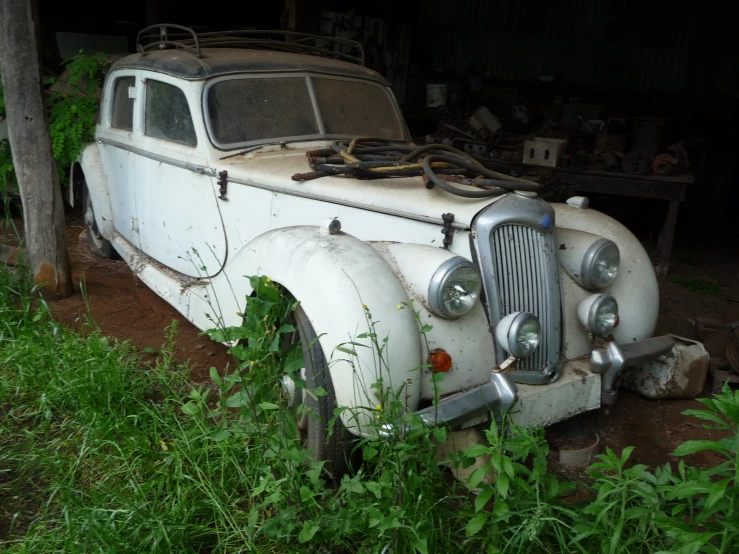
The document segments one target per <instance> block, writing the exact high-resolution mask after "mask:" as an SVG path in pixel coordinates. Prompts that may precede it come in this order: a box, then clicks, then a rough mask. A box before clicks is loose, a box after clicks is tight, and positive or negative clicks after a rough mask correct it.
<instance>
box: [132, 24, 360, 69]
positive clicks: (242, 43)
mask: <svg viewBox="0 0 739 554" xmlns="http://www.w3.org/2000/svg"><path fill="white" fill-rule="evenodd" d="M168 29H175V30H178V31H182V32H174V33H170V32H168ZM152 30H158V31H159V33H158V34H155V33H149V34H146V33H147V32H148V31H152ZM142 39H146V40H147V42H146V44H144V43H143V42H142ZM344 46H348V47H349V48H351V49H352V50H355V51H356V52H357V53H358V55H354V53H352V54H346V53H344V52H343V51H340V50H336V49H335V48H337V47H338V48H340V49H341V48H342V47H344ZM168 47H171V48H177V49H182V50H187V51H188V52H192V53H193V54H195V55H196V56H197V57H201V56H202V54H201V48H214V47H215V48H223V47H230V48H249V49H259V50H277V51H280V52H294V53H298V54H312V55H314V56H322V57H329V58H334V59H337V60H344V61H348V62H352V63H358V64H361V65H364V49H363V48H362V45H361V44H360V43H359V42H357V41H355V40H350V39H346V38H338V37H326V36H321V35H311V34H308V33H296V32H294V31H266V30H241V31H222V32H208V33H196V32H195V31H193V30H192V29H191V28H190V27H183V26H182V25H174V24H172V23H160V24H157V25H152V26H150V27H146V28H145V29H141V30H140V31H139V34H138V35H137V37H136V51H137V52H139V53H141V54H146V53H147V52H151V51H153V50H161V49H165V48H168Z"/></svg>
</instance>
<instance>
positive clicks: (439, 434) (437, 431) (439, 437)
mask: <svg viewBox="0 0 739 554" xmlns="http://www.w3.org/2000/svg"><path fill="white" fill-rule="evenodd" d="M433 433H434V438H435V439H436V441H437V442H444V441H445V440H446V427H434V431H433Z"/></svg>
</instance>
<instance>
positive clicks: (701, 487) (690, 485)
mask: <svg viewBox="0 0 739 554" xmlns="http://www.w3.org/2000/svg"><path fill="white" fill-rule="evenodd" d="M709 492H710V488H709V487H708V485H706V484H704V483H698V482H697V481H685V482H684V483H678V484H676V485H675V486H673V487H671V488H670V489H668V491H667V497H668V498H670V499H675V498H678V499H682V498H689V497H691V496H697V495H700V494H708V493H709Z"/></svg>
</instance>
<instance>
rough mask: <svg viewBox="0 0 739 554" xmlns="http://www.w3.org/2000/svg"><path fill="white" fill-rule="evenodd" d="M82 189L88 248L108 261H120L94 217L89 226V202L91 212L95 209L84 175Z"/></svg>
mask: <svg viewBox="0 0 739 554" xmlns="http://www.w3.org/2000/svg"><path fill="white" fill-rule="evenodd" d="M80 187H81V193H82V194H81V197H82V198H81V204H82V222H83V223H84V225H85V230H86V231H87V246H88V248H89V249H90V252H92V253H93V254H96V255H97V256H100V257H101V258H106V259H108V260H119V259H120V258H121V257H120V256H119V255H118V252H116V249H115V248H113V245H112V244H111V243H110V241H109V240H107V239H105V238H103V237H102V236H101V235H100V231H99V230H98V225H97V222H96V221H95V216H94V215H93V217H92V225H88V224H87V218H86V217H85V214H86V213H87V205H88V202H89V204H90V209H91V210H92V209H93V206H92V201H91V200H90V192H89V191H88V190H87V181H85V177H84V175H83V176H82V177H81V182H80ZM94 213H95V212H94V211H93V214H94ZM94 237H97V239H98V241H99V242H100V245H98V243H97V242H96V241H95V238H94Z"/></svg>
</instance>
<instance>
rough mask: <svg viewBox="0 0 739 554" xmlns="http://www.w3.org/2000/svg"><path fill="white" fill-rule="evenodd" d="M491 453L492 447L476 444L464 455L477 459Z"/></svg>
mask: <svg viewBox="0 0 739 554" xmlns="http://www.w3.org/2000/svg"><path fill="white" fill-rule="evenodd" d="M489 452H490V447H489V446H485V445H483V444H475V445H473V446H470V447H469V448H468V449H467V450H465V451H464V455H465V456H467V457H468V458H477V457H478V456H483V455H485V454H488V453H489Z"/></svg>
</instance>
